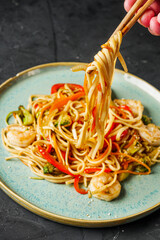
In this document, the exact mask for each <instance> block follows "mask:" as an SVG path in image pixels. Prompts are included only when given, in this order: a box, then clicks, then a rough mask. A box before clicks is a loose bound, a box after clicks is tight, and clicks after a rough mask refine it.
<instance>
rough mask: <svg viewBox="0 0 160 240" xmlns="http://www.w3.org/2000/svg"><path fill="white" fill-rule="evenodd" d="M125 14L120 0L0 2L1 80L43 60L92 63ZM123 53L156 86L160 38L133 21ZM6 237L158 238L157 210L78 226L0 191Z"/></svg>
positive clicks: (2, 237) (0, 224)
mask: <svg viewBox="0 0 160 240" xmlns="http://www.w3.org/2000/svg"><path fill="white" fill-rule="evenodd" d="M124 14H125V11H124V9H123V1H122V0H81V1H78V0H77V1H74V0H65V1H64V0H63V1H62V0H46V1H44V0H23V1H20V0H19V1H18V0H12V1H11V0H1V1H0V83H2V82H4V81H5V80H6V79H7V78H9V77H12V76H13V75H15V74H16V73H17V72H20V71H22V70H24V69H26V68H29V67H32V66H35V65H38V64H42V63H48V62H57V61H66V62H69V61H81V62H90V61H92V59H93V56H94V54H96V53H97V51H98V50H99V49H100V47H99V46H100V45H101V44H102V43H104V42H105V41H107V39H108V37H109V36H110V35H111V33H112V32H113V31H114V29H115V27H116V26H117V25H118V24H119V22H120V20H121V19H122V18H123V16H124ZM121 52H122V54H123V56H124V58H125V60H126V63H127V65H128V69H129V72H130V73H133V74H135V75H137V76H139V77H141V78H143V79H145V80H146V81H147V82H149V83H151V84H152V85H153V86H155V87H156V88H158V89H160V37H155V36H152V35H151V34H150V33H148V31H147V30H146V29H144V28H143V27H141V26H139V24H136V26H134V27H133V29H132V30H131V31H130V32H129V33H127V35H126V37H125V38H124V40H123V44H122V47H121ZM117 67H118V68H120V65H119V64H117ZM8 239H9V240H21V239H22V240H26V239H37V240H40V239H46V240H50V239H58V240H59V239H60V240H61V239H65V240H82V239H83V240H88V239H92V240H108V239H112V240H116V239H118V240H128V239H129V240H136V239H140V240H143V239H144V240H154V239H160V210H158V211H156V212H155V213H153V214H151V215H150V216H148V217H145V218H143V219H141V220H138V221H136V222H133V223H130V224H127V225H122V226H117V227H112V228H102V229H85V228H76V227H71V226H65V225H61V224H58V223H54V222H51V221H49V220H46V219H43V218H41V217H39V216H36V215H35V214H33V213H31V212H29V211H27V210H26V209H24V208H22V207H21V206H19V205H18V204H17V203H15V202H14V201H13V200H11V199H10V198H9V197H8V196H7V195H5V194H4V193H3V192H2V191H1V192H0V240H8Z"/></svg>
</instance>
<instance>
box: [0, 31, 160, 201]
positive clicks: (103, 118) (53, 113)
mask: <svg viewBox="0 0 160 240" xmlns="http://www.w3.org/2000/svg"><path fill="white" fill-rule="evenodd" d="M121 41H122V34H121V32H118V33H117V34H115V35H114V36H113V37H111V38H110V39H109V41H108V42H107V43H106V44H104V45H102V50H101V51H99V52H98V53H97V54H96V55H95V57H94V61H93V62H92V63H91V64H88V65H85V64H82V65H80V66H78V67H77V66H76V67H73V71H79V70H85V79H84V87H82V86H80V85H77V84H71V83H69V84H63V83H61V84H55V85H54V86H53V87H52V90H51V94H50V95H32V96H30V98H29V104H28V107H27V109H25V108H24V107H23V106H20V107H19V110H18V111H13V112H12V113H10V114H9V115H8V116H7V121H8V119H9V118H10V117H11V116H14V118H15V123H14V124H10V125H8V126H7V127H6V128H5V129H3V130H2V139H3V143H4V146H5V148H6V149H7V150H8V151H9V152H10V153H11V154H12V156H11V157H8V158H7V160H9V159H12V158H18V159H20V160H21V161H22V162H23V163H24V164H25V165H27V166H28V167H30V169H31V171H32V172H33V173H35V174H36V175H38V176H39V178H42V179H46V180H48V181H50V182H53V183H66V184H72V183H74V187H75V189H76V191H77V192H79V193H82V194H86V193H87V192H88V193H89V196H90V195H91V194H92V195H93V196H95V197H97V198H100V199H103V200H106V201H110V200H112V199H114V198H117V197H118V196H119V194H120V190H121V184H120V183H119V182H120V181H122V180H124V179H125V178H127V177H128V175H129V174H143V175H145V174H150V172H151V169H150V167H151V166H152V165H153V164H155V163H156V162H158V161H160V160H159V157H160V147H159V146H160V130H159V129H158V127H156V126H155V125H154V124H152V123H150V119H149V118H147V117H146V116H144V115H143V106H142V104H141V102H140V101H136V100H126V99H115V100H114V101H112V100H111V84H112V79H113V74H114V69H115V63H116V59H117V57H118V58H119V60H120V62H121V63H122V65H123V67H124V70H125V71H126V70H127V67H126V65H125V62H124V60H123V58H122V56H121V54H120V52H119V49H120V45H121ZM79 182H82V183H84V186H85V188H86V189H84V188H80V186H79Z"/></svg>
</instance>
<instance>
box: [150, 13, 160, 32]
mask: <svg viewBox="0 0 160 240" xmlns="http://www.w3.org/2000/svg"><path fill="white" fill-rule="evenodd" d="M157 18H158V17H157V16H156V17H153V18H152V19H151V21H150V26H149V28H148V30H149V31H150V33H152V34H153V35H156V36H160V23H159V22H158V20H157Z"/></svg>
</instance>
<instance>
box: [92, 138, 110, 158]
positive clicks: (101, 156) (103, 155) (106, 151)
mask: <svg viewBox="0 0 160 240" xmlns="http://www.w3.org/2000/svg"><path fill="white" fill-rule="evenodd" d="M104 141H105V142H106V143H107V145H108V147H107V149H106V150H105V151H104V153H102V154H101V155H100V156H99V157H98V158H95V159H91V158H90V157H89V156H88V158H89V159H90V160H92V161H98V160H101V159H102V158H103V157H105V155H106V154H107V153H108V150H109V147H110V144H109V142H108V141H107V139H104Z"/></svg>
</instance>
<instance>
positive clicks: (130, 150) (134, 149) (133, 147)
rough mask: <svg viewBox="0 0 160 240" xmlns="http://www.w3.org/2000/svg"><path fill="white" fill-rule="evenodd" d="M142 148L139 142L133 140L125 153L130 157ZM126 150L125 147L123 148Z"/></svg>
mask: <svg viewBox="0 0 160 240" xmlns="http://www.w3.org/2000/svg"><path fill="white" fill-rule="evenodd" d="M141 147H142V144H140V142H139V141H137V140H135V141H134V142H133V143H132V144H131V145H130V146H129V148H127V153H128V154H130V155H133V154H134V153H136V152H137V151H138V150H140V148H141ZM124 148H126V146H125V147H124Z"/></svg>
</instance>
